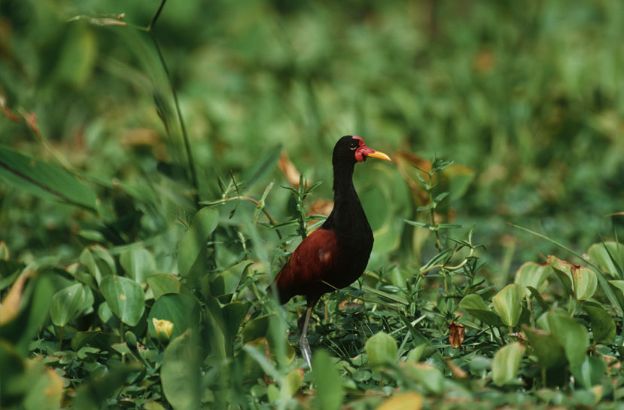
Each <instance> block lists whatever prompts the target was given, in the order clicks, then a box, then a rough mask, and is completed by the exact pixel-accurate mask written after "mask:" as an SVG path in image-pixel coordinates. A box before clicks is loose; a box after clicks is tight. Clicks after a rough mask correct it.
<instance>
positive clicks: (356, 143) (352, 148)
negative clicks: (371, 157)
mask: <svg viewBox="0 0 624 410" xmlns="http://www.w3.org/2000/svg"><path fill="white" fill-rule="evenodd" d="M359 146H360V144H359V143H358V142H357V141H353V142H352V143H351V145H349V149H350V150H351V151H355V150H356V149H357V147H359Z"/></svg>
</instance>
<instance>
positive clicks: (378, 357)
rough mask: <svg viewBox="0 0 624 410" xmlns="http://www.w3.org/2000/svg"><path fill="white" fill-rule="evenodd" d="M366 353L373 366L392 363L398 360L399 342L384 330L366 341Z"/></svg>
mask: <svg viewBox="0 0 624 410" xmlns="http://www.w3.org/2000/svg"><path fill="white" fill-rule="evenodd" d="M365 349H366V355H367V356H368V364H369V365H371V366H382V365H392V364H394V363H395V362H396V361H397V353H398V348H397V343H396V341H395V340H394V339H393V338H392V336H390V335H388V334H387V333H384V332H379V333H377V334H375V335H373V336H371V337H370V338H369V339H368V340H367V341H366V346H365Z"/></svg>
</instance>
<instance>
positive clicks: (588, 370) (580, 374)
mask: <svg viewBox="0 0 624 410" xmlns="http://www.w3.org/2000/svg"><path fill="white" fill-rule="evenodd" d="M606 372H607V365H606V364H605V362H604V360H602V359H601V358H600V357H596V356H587V357H586V358H585V360H584V361H583V363H582V364H581V367H580V370H579V371H577V372H575V376H576V377H577V378H578V381H579V382H580V383H581V384H582V385H583V387H585V388H586V389H589V388H591V387H593V386H596V385H598V384H602V379H603V377H604V376H605V374H606Z"/></svg>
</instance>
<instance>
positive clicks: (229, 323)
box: [222, 302, 250, 341]
mask: <svg viewBox="0 0 624 410" xmlns="http://www.w3.org/2000/svg"><path fill="white" fill-rule="evenodd" d="M249 307H250V304H249V303H243V302H232V303H229V304H227V305H225V306H223V310H222V314H223V320H224V322H225V337H226V340H229V341H234V340H235V338H236V335H237V334H238V330H239V328H240V327H241V323H242V322H243V319H245V315H246V314H247V312H248V311H249Z"/></svg>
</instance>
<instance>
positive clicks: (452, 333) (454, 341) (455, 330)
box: [449, 322, 466, 349]
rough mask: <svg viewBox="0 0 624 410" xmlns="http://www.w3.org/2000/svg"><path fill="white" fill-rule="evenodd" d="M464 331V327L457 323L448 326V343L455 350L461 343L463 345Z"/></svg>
mask: <svg viewBox="0 0 624 410" xmlns="http://www.w3.org/2000/svg"><path fill="white" fill-rule="evenodd" d="M465 331H466V329H465V328H464V325H461V324H459V323H455V322H451V324H450V325H449V343H450V344H451V346H453V347H454V348H455V349H458V348H460V347H461V345H462V343H464V335H465Z"/></svg>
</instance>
